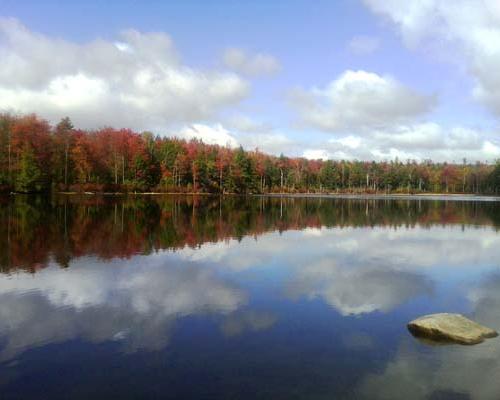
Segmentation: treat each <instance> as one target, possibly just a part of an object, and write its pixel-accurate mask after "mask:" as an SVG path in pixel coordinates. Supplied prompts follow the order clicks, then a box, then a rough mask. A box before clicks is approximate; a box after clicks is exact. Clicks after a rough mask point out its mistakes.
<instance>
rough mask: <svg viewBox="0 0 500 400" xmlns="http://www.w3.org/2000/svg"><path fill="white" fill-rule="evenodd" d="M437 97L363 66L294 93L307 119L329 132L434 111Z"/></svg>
mask: <svg viewBox="0 0 500 400" xmlns="http://www.w3.org/2000/svg"><path fill="white" fill-rule="evenodd" d="M435 101H436V99H435V97H434V96H427V95H423V94H420V93H418V92H416V91H414V90H413V89H410V88H408V87H406V86H405V85H403V84H402V83H401V82H399V81H397V80H396V79H394V78H393V77H391V76H380V75H377V74H375V73H372V72H366V71H361V70H360V71H351V70H348V71H345V72H344V73H343V74H342V75H340V76H339V77H338V78H337V79H335V80H334V81H332V82H330V83H329V84H328V85H327V86H326V87H325V88H316V87H315V88H312V89H310V90H308V91H306V90H303V89H297V90H295V92H294V93H293V94H292V104H293V105H294V106H295V107H296V108H297V110H298V111H299V113H300V115H301V117H302V120H303V122H304V123H305V124H307V125H310V126H312V127H315V128H318V129H321V130H324V131H328V132H337V131H343V130H353V129H370V128H376V127H381V126H390V125H392V124H394V123H398V122H399V123H401V122H404V121H408V120H410V119H413V118H415V117H418V116H420V115H422V114H425V113H426V112H428V111H430V110H431V109H432V107H433V106H434V104H435Z"/></svg>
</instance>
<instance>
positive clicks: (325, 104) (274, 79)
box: [0, 0, 500, 161]
mask: <svg viewBox="0 0 500 400" xmlns="http://www.w3.org/2000/svg"><path fill="white" fill-rule="evenodd" d="M0 18H1V19H0V57H1V58H3V59H4V63H1V64H2V65H0V109H1V110H4V111H12V112H37V113H39V114H40V115H41V116H43V117H45V118H47V119H49V120H50V121H52V122H56V121H57V120H58V119H59V118H61V117H63V116H65V115H68V116H70V117H71V118H72V119H73V121H74V122H75V124H76V125H77V126H82V127H86V128H96V127H99V126H103V125H113V126H117V127H121V126H127V127H128V126H130V127H132V128H134V129H137V130H145V129H148V130H153V131H154V132H156V133H159V134H163V135H176V136H181V137H186V138H190V137H193V136H197V137H201V138H202V139H204V140H205V141H207V142H216V143H220V144H229V145H232V146H236V145H239V144H241V145H243V146H244V147H246V148H255V147H259V148H260V149H261V150H263V151H267V152H271V153H276V154H279V153H280V152H282V151H283V152H284V153H286V154H290V155H299V156H306V157H309V158H316V157H322V158H350V159H353V158H356V159H376V160H381V159H393V158H395V157H398V158H400V159H408V158H411V159H417V160H422V159H427V158H433V159H435V160H440V161H442V160H446V161H461V159H462V158H463V157H466V158H467V159H469V160H471V161H476V160H481V161H494V160H495V159H496V158H499V157H500V141H499V138H498V132H499V128H498V117H499V116H500V96H499V95H498V94H497V93H499V92H500V82H499V79H498V78H497V77H496V76H497V75H498V74H497V73H496V72H495V71H496V70H499V69H500V6H498V4H497V1H496V0H483V1H482V2H478V1H474V0H457V1H456V2H454V3H453V5H449V4H448V6H446V5H444V2H442V1H439V0H425V1H417V0H411V1H407V2H401V1H396V0H391V1H383V0H351V1H347V0H344V1H342V0H339V1H323V0H319V1H314V2H310V1H305V0H304V1H301V0H288V1H285V0H275V1H252V2H244V1H239V2H238V1H229V0H215V1H190V0H184V1H168V2H167V1H165V2H161V1H132V0H129V1H107V2H102V1H85V2H84V1H73V2H63V1H11V0H3V1H2V0H0ZM465 27H466V28H465ZM124 31H126V32H128V33H125V34H123V32H124Z"/></svg>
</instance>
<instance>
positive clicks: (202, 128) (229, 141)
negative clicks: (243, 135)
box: [173, 124, 238, 147]
mask: <svg viewBox="0 0 500 400" xmlns="http://www.w3.org/2000/svg"><path fill="white" fill-rule="evenodd" d="M173 136H177V137H179V138H182V139H186V140H191V139H200V140H202V141H203V142H204V143H207V144H218V145H219V146H229V147H237V146H238V141H237V140H236V139H235V138H234V136H233V135H231V133H230V132H229V131H228V130H227V129H225V128H224V127H223V126H222V125H221V124H216V125H213V126H209V125H205V124H193V125H190V126H186V127H184V128H183V129H181V130H180V131H178V132H175V133H174V134H173Z"/></svg>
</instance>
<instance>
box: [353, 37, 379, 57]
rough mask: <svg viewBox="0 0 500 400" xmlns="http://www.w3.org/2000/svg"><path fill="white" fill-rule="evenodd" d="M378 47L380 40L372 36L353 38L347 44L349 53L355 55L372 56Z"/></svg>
mask: <svg viewBox="0 0 500 400" xmlns="http://www.w3.org/2000/svg"><path fill="white" fill-rule="evenodd" d="M379 47H380V39H379V38H377V37H373V36H355V37H353V38H352V39H351V40H350V41H349V43H347V48H348V49H349V51H350V52H351V53H353V54H356V55H368V54H372V53H374V52H375V51H377V50H378V49H379Z"/></svg>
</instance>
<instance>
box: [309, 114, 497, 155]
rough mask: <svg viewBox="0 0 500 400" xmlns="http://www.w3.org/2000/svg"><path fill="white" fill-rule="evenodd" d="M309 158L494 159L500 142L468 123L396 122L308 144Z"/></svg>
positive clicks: (492, 135)
mask: <svg viewBox="0 0 500 400" xmlns="http://www.w3.org/2000/svg"><path fill="white" fill-rule="evenodd" d="M303 155H304V156H305V157H307V158H323V159H328V158H335V159H363V160H378V161H382V160H393V159H394V158H395V157H398V158H399V159H400V160H406V159H411V160H418V161H422V160H426V159H432V160H434V161H457V162H461V160H462V159H463V158H466V159H467V160H469V161H494V160H496V159H497V158H499V157H500V143H499V142H497V140H496V139H494V134H488V133H487V132H483V131H481V130H477V129H471V128H469V127H464V126H452V127H450V128H447V127H444V126H442V125H439V124H437V123H434V122H423V123H415V124H405V125H395V126H392V127H385V128H381V129H373V130H371V131H368V132H366V131H359V133H358V134H357V135H348V136H340V137H335V138H330V139H329V140H327V141H326V142H324V143H322V145H321V148H316V149H315V148H308V149H306V150H305V151H304V152H303Z"/></svg>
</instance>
